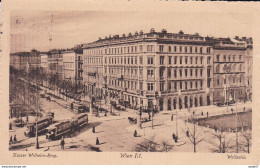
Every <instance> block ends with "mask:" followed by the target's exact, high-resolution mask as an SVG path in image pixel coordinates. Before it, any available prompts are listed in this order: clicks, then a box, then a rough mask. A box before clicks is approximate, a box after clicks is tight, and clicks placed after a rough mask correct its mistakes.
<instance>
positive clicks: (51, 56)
mask: <svg viewBox="0 0 260 168" xmlns="http://www.w3.org/2000/svg"><path fill="white" fill-rule="evenodd" d="M48 74H49V75H57V77H58V78H59V79H63V54H62V51H61V50H52V51H49V52H48Z"/></svg>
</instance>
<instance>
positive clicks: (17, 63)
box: [10, 50, 41, 70]
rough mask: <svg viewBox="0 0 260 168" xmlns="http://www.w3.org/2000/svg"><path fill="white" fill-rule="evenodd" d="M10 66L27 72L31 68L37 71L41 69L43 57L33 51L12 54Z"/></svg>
mask: <svg viewBox="0 0 260 168" xmlns="http://www.w3.org/2000/svg"><path fill="white" fill-rule="evenodd" d="M10 65H11V66H13V67H14V68H15V69H18V70H26V67H27V66H28V65H29V68H32V69H35V68H40V67H41V56H40V52H39V51H37V50H31V51H30V52H18V53H11V54H10Z"/></svg>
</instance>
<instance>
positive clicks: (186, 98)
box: [184, 96, 188, 108]
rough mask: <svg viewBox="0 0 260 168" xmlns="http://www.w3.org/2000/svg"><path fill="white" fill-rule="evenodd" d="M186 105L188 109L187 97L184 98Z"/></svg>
mask: <svg viewBox="0 0 260 168" xmlns="http://www.w3.org/2000/svg"><path fill="white" fill-rule="evenodd" d="M184 104H185V108H188V97H187V96H185V98H184Z"/></svg>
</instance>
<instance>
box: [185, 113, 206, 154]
mask: <svg viewBox="0 0 260 168" xmlns="http://www.w3.org/2000/svg"><path fill="white" fill-rule="evenodd" d="M190 121H191V122H192V126H188V124H187V123H186V127H187V131H188V132H189V135H187V137H188V138H189V140H190V142H191V143H192V144H193V152H194V153H196V152H197V149H196V147H197V145H198V144H199V143H201V142H202V141H203V140H204V139H205V136H204V135H205V131H203V130H202V129H201V130H199V129H198V128H197V127H198V126H197V124H196V122H197V121H196V119H194V118H192V119H191V120H190ZM185 132H186V131H185Z"/></svg>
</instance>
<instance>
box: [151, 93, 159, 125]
mask: <svg viewBox="0 0 260 168" xmlns="http://www.w3.org/2000/svg"><path fill="white" fill-rule="evenodd" d="M158 97H159V94H158V92H157V91H156V92H155V102H156V103H155V104H157V100H158ZM156 108H157V105H155V106H154V107H153V108H152V129H153V115H154V111H155V109H156Z"/></svg>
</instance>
